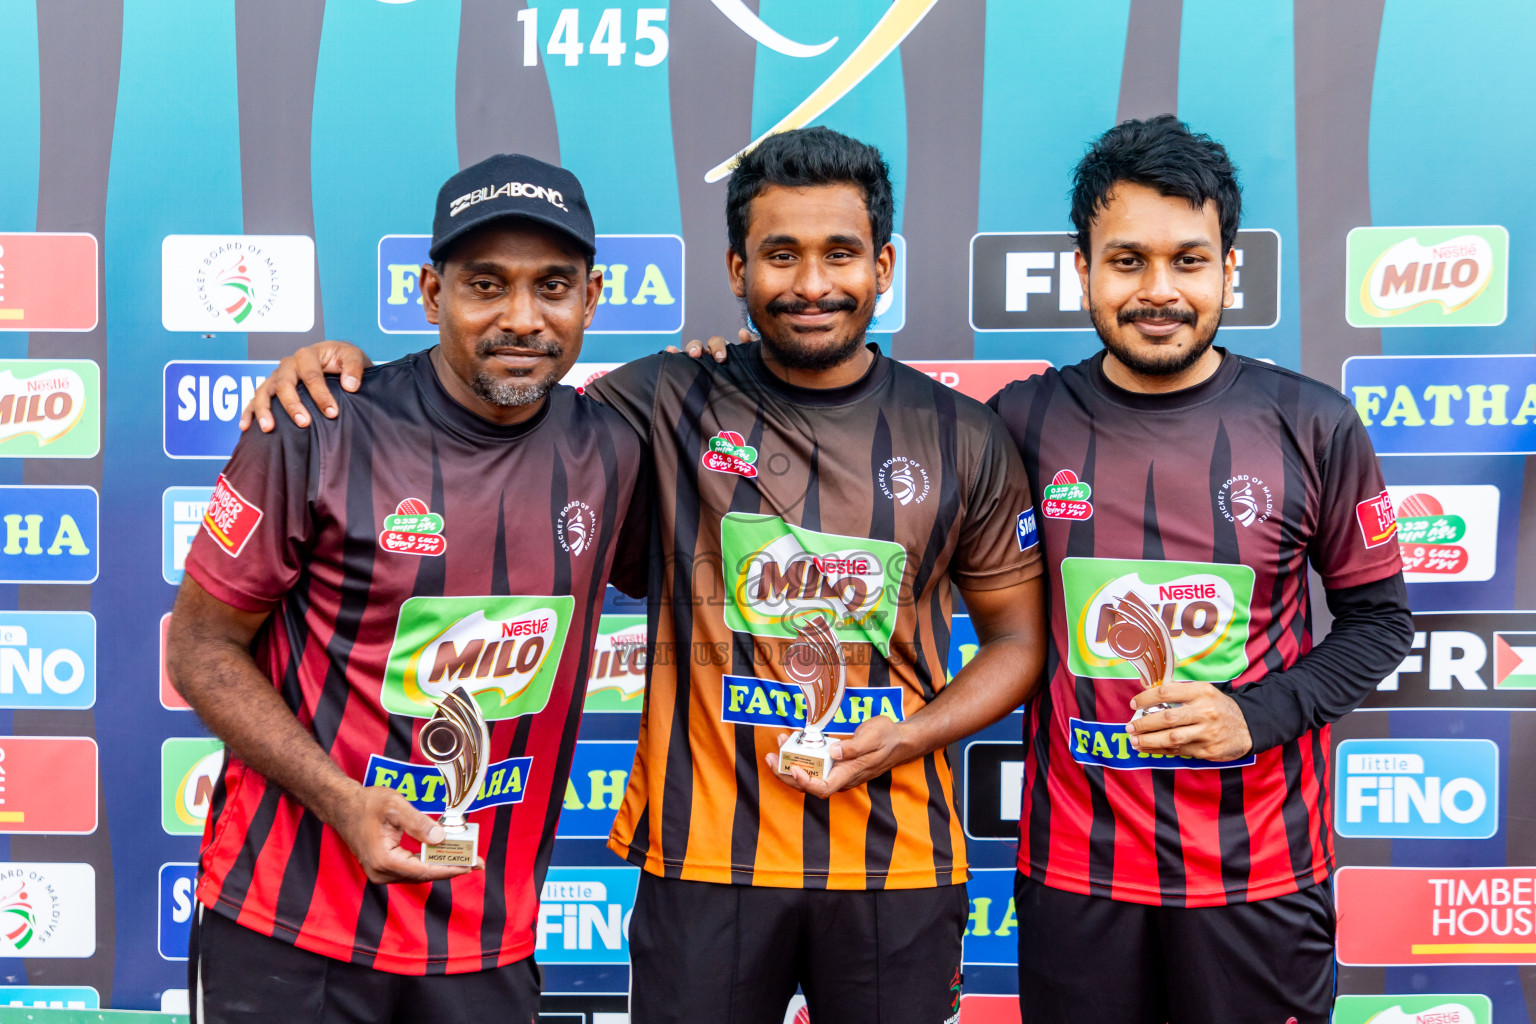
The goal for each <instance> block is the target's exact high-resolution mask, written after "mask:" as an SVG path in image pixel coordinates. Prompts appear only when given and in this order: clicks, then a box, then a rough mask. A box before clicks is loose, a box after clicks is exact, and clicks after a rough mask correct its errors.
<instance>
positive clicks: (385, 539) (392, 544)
mask: <svg viewBox="0 0 1536 1024" xmlns="http://www.w3.org/2000/svg"><path fill="white" fill-rule="evenodd" d="M221 479H222V478H221ZM379 547H381V548H383V549H384V550H385V551H392V552H394V553H396V554H400V555H441V554H442V553H443V552H444V551H447V550H448V540H447V538H446V537H444V536H443V517H442V516H440V515H438V514H437V513H436V512H433V511H432V510H431V509H430V508H428V507H427V503H426V502H424V501H422V500H421V499H420V498H406V499H404V500H403V501H401V502H400V503H399V504H398V505H396V506H395V511H394V514H393V515H387V516H385V517H384V524H383V527H382V528H381V529H380V531H379Z"/></svg>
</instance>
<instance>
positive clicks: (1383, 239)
mask: <svg viewBox="0 0 1536 1024" xmlns="http://www.w3.org/2000/svg"><path fill="white" fill-rule="evenodd" d="M1345 246H1346V252H1347V256H1346V263H1347V265H1348V274H1349V278H1348V285H1347V292H1346V305H1345V315H1346V317H1347V318H1348V320H1349V322H1350V324H1352V325H1353V326H1355V327H1493V326H1497V325H1498V324H1501V323H1503V322H1504V317H1505V315H1506V311H1507V308H1508V301H1507V293H1508V279H1509V232H1508V231H1507V230H1505V229H1504V228H1503V227H1500V226H1499V225H1497V224H1492V225H1480V226H1472V227H1406V228H1399V227H1368V228H1366V227H1362V228H1355V229H1354V230H1353V231H1351V232H1350V233H1349V238H1348V241H1347V242H1346V243H1345Z"/></svg>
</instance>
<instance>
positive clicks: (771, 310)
mask: <svg viewBox="0 0 1536 1024" xmlns="http://www.w3.org/2000/svg"><path fill="white" fill-rule="evenodd" d="M858 308H859V302H858V300H857V299H855V298H853V297H851V296H849V297H845V298H841V299H817V300H816V301H815V302H806V301H804V300H803V299H802V300H800V301H792V300H790V299H770V300H769V301H768V305H767V307H766V309H767V312H768V314H769V315H770V316H782V315H783V314H785V313H809V312H810V311H811V310H815V311H816V312H818V313H852V312H854V311H855V310H857V309H858Z"/></svg>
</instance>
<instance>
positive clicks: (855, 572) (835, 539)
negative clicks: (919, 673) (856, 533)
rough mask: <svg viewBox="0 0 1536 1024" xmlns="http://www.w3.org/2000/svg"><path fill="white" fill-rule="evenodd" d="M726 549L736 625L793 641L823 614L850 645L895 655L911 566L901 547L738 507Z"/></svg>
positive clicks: (728, 522)
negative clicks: (900, 600)
mask: <svg viewBox="0 0 1536 1024" xmlns="http://www.w3.org/2000/svg"><path fill="white" fill-rule="evenodd" d="M720 551H721V554H722V556H723V558H724V563H723V574H724V577H725V589H726V593H727V595H728V598H727V600H726V602H725V622H726V625H728V626H730V628H731V629H734V630H736V631H737V632H740V633H751V634H753V635H755V636H774V637H784V638H786V639H793V638H794V637H795V636H797V635H798V634H797V633H796V627H797V626H798V625H799V624H801V623H803V622H805V621H807V620H809V619H811V618H814V617H815V616H816V615H818V614H819V615H824V616H826V617H828V618H829V619H830V620H831V621H832V628H833V630H834V631H835V632H836V633H837V638H838V639H839V640H840V641H842V642H843V643H866V644H874V645H875V647H876V648H878V649H879V651H880V653H881V654H884V655H887V656H889V655H890V653H891V633H892V631H893V630H894V629H895V628H896V612H897V608H896V594H897V590H898V588H899V587H900V586H901V579H902V573H903V572H904V571H905V569H906V564H907V552H906V549H905V548H903V547H902V546H901V545H900V544H893V543H891V542H890V541H884V540H870V539H869V538H867V537H842V536H839V535H837V534H835V533H818V532H817V531H815V530H807V529H804V528H802V527H798V526H791V525H789V524H788V523H786V522H785V521H784V520H782V519H780V518H779V517H778V516H762V515H748V514H745V513H741V512H730V513H727V514H726V515H725V517H724V518H723V519H722V520H721V521H720Z"/></svg>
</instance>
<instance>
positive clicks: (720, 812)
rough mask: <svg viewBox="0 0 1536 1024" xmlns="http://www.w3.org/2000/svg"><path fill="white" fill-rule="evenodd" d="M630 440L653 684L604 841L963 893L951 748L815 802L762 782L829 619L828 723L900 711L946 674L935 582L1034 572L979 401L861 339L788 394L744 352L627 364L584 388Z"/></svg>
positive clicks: (751, 351)
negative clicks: (650, 538)
mask: <svg viewBox="0 0 1536 1024" xmlns="http://www.w3.org/2000/svg"><path fill="white" fill-rule="evenodd" d="M587 389H588V391H589V392H590V393H592V394H593V395H594V396H596V397H597V398H598V399H599V400H601V401H603V402H605V403H607V404H609V405H611V406H613V408H615V409H617V410H619V411H620V412H621V413H622V414H623V415H624V416H625V418H626V419H628V420H629V421H630V423H631V424H633V425H634V426H635V427H636V429H638V430H640V431H641V432H643V433H644V434H645V435H646V437H647V440H648V442H649V444H650V447H651V453H652V458H653V460H654V463H653V464H654V473H653V474H652V479H653V480H654V486H655V490H656V506H655V512H654V519H653V526H654V529H655V531H656V541H655V543H654V544H653V551H659V552H660V557H659V558H656V559H654V560H653V561H652V564H651V580H650V596H651V609H650V610H651V621H650V634H649V641H650V645H651V649H650V651H649V653H648V656H647V659H646V668H647V672H648V675H649V680H648V683H647V687H646V695H645V707H644V711H643V713H642V717H641V723H640V741H639V750H638V752H637V755H636V758H635V768H634V771H633V772H632V773H631V775H630V778H629V786H628V789H627V791H626V792H625V794H624V802H623V805H622V806H621V807H620V809H619V813H618V817H617V819H616V820H615V823H614V827H613V834H612V838H611V839H610V841H609V846H611V847H612V848H613V849H614V850H615V851H617V852H618V853H619V854H620V855H622V856H624V857H626V858H628V859H629V860H630V861H631V862H632V863H634V864H638V865H640V866H642V867H643V868H644V869H645V870H647V871H649V872H652V873H653V874H658V875H665V876H667V877H672V878H684V879H691V880H696V881H708V882H722V883H734V884H742V885H766V886H781V887H801V886H804V887H807V888H830V889H865V888H869V889H878V888H893V889H894V888H918V887H926V886H935V885H947V884H951V883H954V882H963V881H965V879H966V877H967V861H966V855H965V836H964V833H963V832H962V830H961V825H960V819H959V816H958V815H957V814H956V813H955V802H954V787H953V779H952V776H951V771H950V767H949V764H948V762H947V757H946V753H945V751H943V750H938V751H934V752H933V753H930V754H928V755H926V756H924V757H922V758H919V759H917V760H914V761H911V762H908V763H907V764H904V765H900V766H898V767H897V768H896V769H894V770H893V771H891V772H888V773H886V774H884V775H881V776H878V777H876V778H874V779H871V780H870V781H869V783H868V784H866V785H863V786H858V787H855V788H853V789H850V790H845V791H843V792H840V793H836V794H834V795H833V796H832V797H831V799H829V800H823V799H820V798H817V797H808V796H806V795H805V794H803V793H801V792H800V791H799V790H798V789H795V788H793V787H791V786H789V785H786V784H785V783H784V782H783V781H781V780H779V779H778V778H776V777H775V776H774V773H773V772H772V771H771V770H769V768H768V766H767V764H766V763H765V761H764V757H765V755H766V754H768V753H770V752H772V751H776V750H777V749H778V744H777V739H776V738H777V736H778V735H779V734H780V733H781V732H788V731H789V730H791V729H794V728H797V727H799V726H800V725H802V724H803V720H804V714H805V711H804V706H805V698H804V697H803V695H802V694H801V693H800V691H799V689H798V688H797V687H796V686H795V685H794V682H793V680H794V677H793V676H792V675H790V674H789V673H788V671H787V669H786V666H785V652H786V650H787V649H788V648H789V646H790V645H791V643H792V642H793V641H794V640H795V638H796V636H797V635H798V634H797V632H796V624H797V623H799V622H802V621H806V619H807V617H810V618H815V617H818V616H824V617H825V619H826V620H827V621H829V622H830V624H831V628H832V630H833V632H834V633H835V635H836V638H837V640H838V642H839V645H840V649H841V651H842V655H843V658H844V659H845V661H846V672H847V685H848V689H847V693H846V695H845V696H844V698H843V700H842V703H841V705H840V706H839V709H838V711H837V712H836V714H835V717H834V719H833V722H832V724H831V725H830V726H829V728H828V732H830V733H832V734H834V735H836V734H844V735H846V734H848V733H851V732H853V731H854V730H855V729H856V728H857V727H858V725H859V723H861V722H863V721H864V720H865V719H867V718H870V717H872V716H873V715H880V714H883V715H886V716H888V717H891V718H894V719H897V720H901V719H903V718H905V717H906V716H907V715H911V714H915V713H916V712H917V711H919V710H920V709H921V708H923V707H924V706H925V705H926V704H927V703H928V702H929V701H931V700H933V699H934V697H935V696H936V695H937V694H938V693H939V692H940V691H941V690H942V689H943V688H944V686H945V685H946V682H947V680H946V676H945V665H946V661H947V657H948V653H949V646H950V613H951V610H952V604H953V600H954V599H953V590H954V585H956V584H958V585H959V586H960V587H961V588H962V589H976V590H996V589H1001V588H1004V587H1010V586H1014V585H1016V584H1019V583H1022V582H1024V581H1026V580H1029V579H1032V578H1033V577H1036V576H1038V575H1040V573H1041V571H1042V569H1041V563H1040V556H1039V550H1038V548H1039V545H1038V543H1037V540H1036V530H1035V519H1034V510H1033V509H1032V507H1031V504H1032V503H1031V500H1030V496H1029V489H1028V487H1027V486H1026V485H1025V482H1024V474H1023V468H1022V466H1020V464H1019V460H1018V455H1017V453H1015V452H1014V450H1013V445H1012V444H1011V443H1010V442H1009V440H1008V436H1007V434H1006V432H1005V431H1004V430H1003V426H1002V424H1001V423H1000V422H998V419H997V417H996V416H995V415H993V413H992V412H991V411H990V410H988V409H987V408H986V407H985V406H983V405H982V404H981V403H980V402H976V401H973V400H972V399H969V398H966V397H965V396H964V395H961V394H959V393H957V392H955V391H951V390H950V389H949V388H947V387H945V386H944V385H942V384H939V383H937V382H936V381H934V380H932V379H930V378H929V377H928V376H927V375H926V374H923V373H922V372H920V371H918V370H914V369H912V368H911V367H908V366H905V365H903V364H901V363H899V362H896V361H894V360H892V359H888V358H886V357H885V356H883V355H881V354H880V353H879V351H878V350H875V358H874V361H873V363H872V364H871V366H870V368H869V371H868V372H867V373H866V374H865V375H864V377H863V378H862V379H861V380H859V381H857V382H855V383H853V384H850V385H848V386H846V387H841V388H830V389H824V390H816V389H807V388H800V387H795V386H793V385H791V384H788V383H785V382H784V381H782V380H781V379H779V378H778V377H777V376H775V375H774V374H773V373H772V372H771V371H770V370H769V369H768V368H767V367H766V366H765V365H764V364H763V361H762V357H761V355H760V354H759V348H758V346H756V345H750V346H744V347H733V348H732V350H731V355H730V358H729V359H728V360H727V361H726V362H725V363H724V364H717V363H716V362H715V361H714V360H712V359H705V360H695V359H690V358H688V357H687V356H684V355H661V356H654V357H651V358H648V359H642V360H638V361H636V362H633V363H630V364H629V365H627V366H623V367H620V368H619V369H617V370H614V371H613V372H612V373H609V374H607V375H606V376H604V377H602V378H599V379H598V380H596V381H594V382H593V383H591V384H589V385H587Z"/></svg>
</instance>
